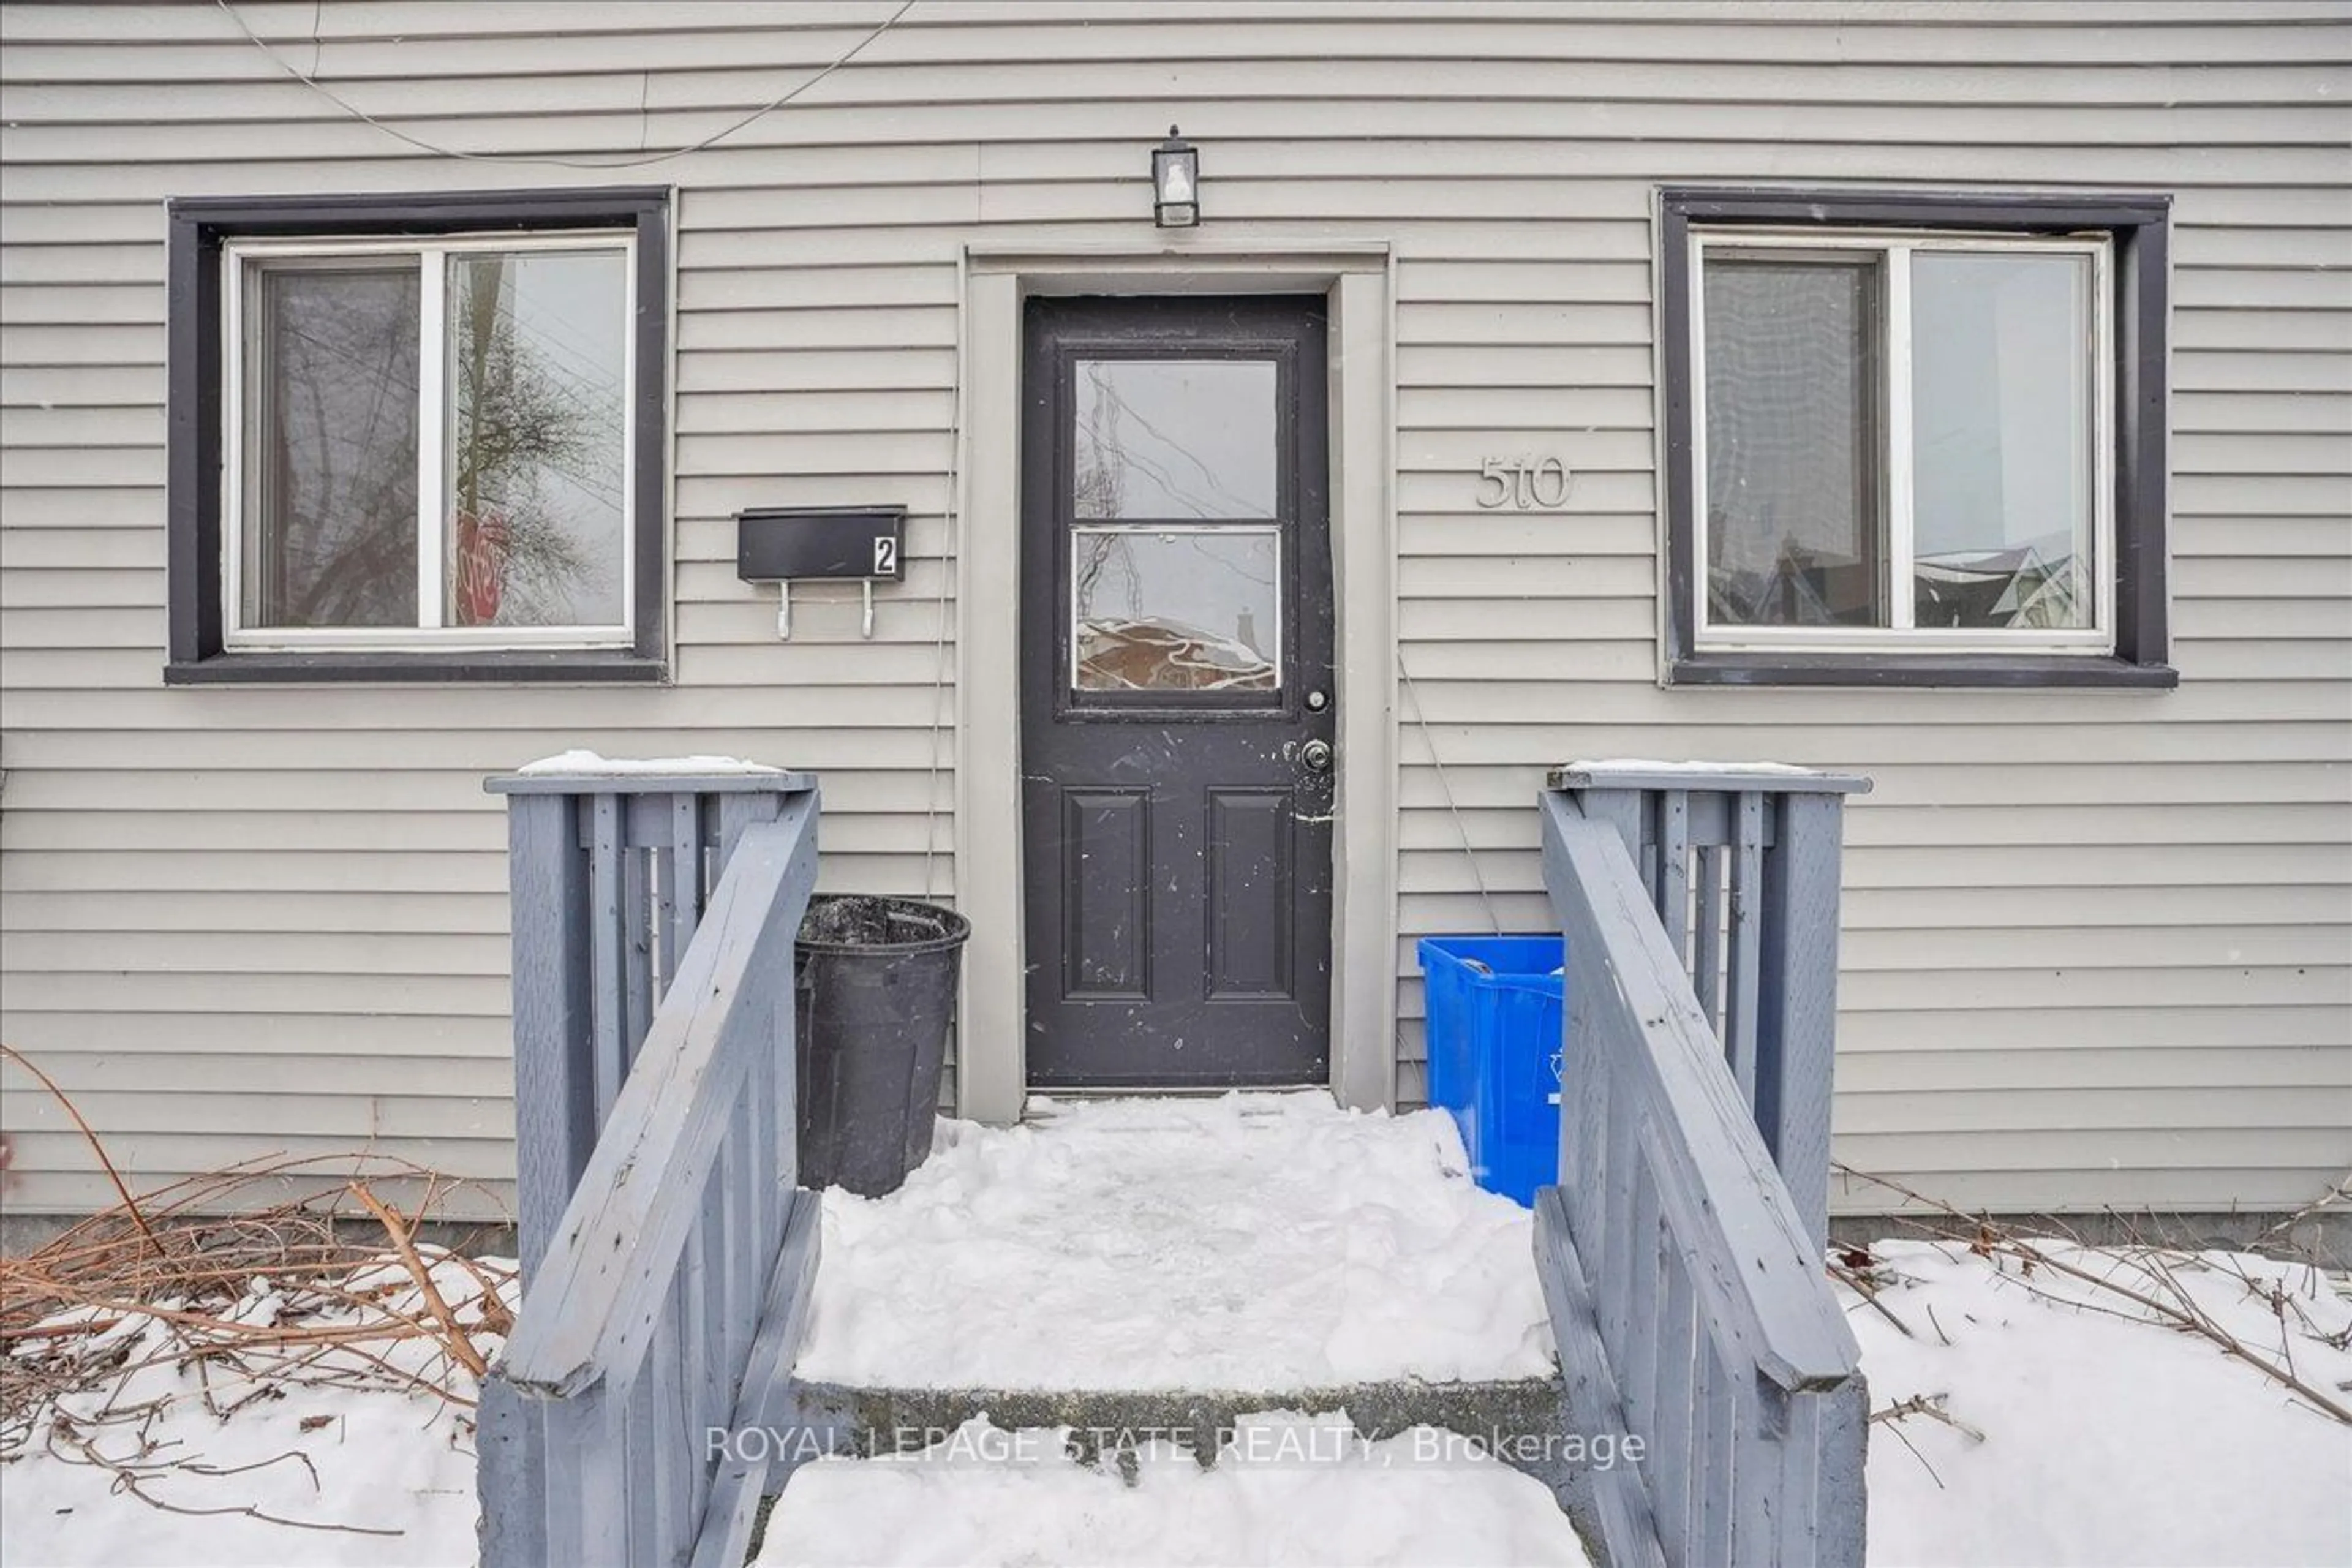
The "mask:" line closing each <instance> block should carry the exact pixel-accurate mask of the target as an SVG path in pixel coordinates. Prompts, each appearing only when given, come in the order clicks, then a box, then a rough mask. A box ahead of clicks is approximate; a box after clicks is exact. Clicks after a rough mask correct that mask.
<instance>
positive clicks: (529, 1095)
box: [478, 763, 815, 1568]
mask: <svg viewBox="0 0 2352 1568" xmlns="http://www.w3.org/2000/svg"><path fill="white" fill-rule="evenodd" d="M488 788H489V789H490V791H491V792H492V793H494V794H498V795H504V796H506V797H507V803H508V877H509V890H510V893H511V922H512V925H511V930H512V964H513V970H512V973H513V985H514V992H513V995H514V1060H515V1167H516V1182H515V1195H516V1220H517V1232H518V1241H519V1249H520V1255H521V1264H522V1268H521V1277H522V1283H523V1288H524V1302H523V1309H522V1310H523V1311H524V1313H526V1314H528V1313H530V1310H531V1301H532V1296H531V1288H532V1286H533V1285H534V1284H535V1283H536V1282H538V1279H539V1276H540V1274H541V1268H542V1266H543V1265H546V1264H547V1262H548V1255H549V1251H550V1248H551V1246H552V1245H553V1244H554V1242H555V1239H556V1237H557V1236H558V1235H559V1233H560V1232H561V1231H562V1227H563V1225H564V1221H565V1216H566V1213H567V1210H568V1208H569V1207H570V1205H571V1204H572V1198H573V1195H574V1191H575V1189H576V1188H577V1187H578V1186H579V1184H580V1181H581V1178H582V1174H583V1172H584V1171H585V1170H587V1168H588V1166H589V1163H590V1160H591V1157H592V1155H593V1153H594V1152H595V1148H596V1142H597V1138H598V1134H599V1131H600V1126H601V1123H602V1122H603V1121H604V1117H605V1115H606V1114H607V1113H608V1112H609V1111H610V1109H611V1107H612V1106H613V1104H614V1100H616V1098H617V1096H618V1094H619V1090H620V1089H621V1085H622V1082H623V1080H624V1079H625V1076H626V1073H627V1070H628V1066H629V1064H630V1063H632V1062H634V1060H635V1058H636V1055H637V1052H638V1050H639V1048H640V1047H641V1046H642V1045H643V1043H644V1040H645V1037H646V1029H647V1027H648V1026H649V1025H650V1022H651V1015H652V1013H653V1011H654V997H653V995H652V988H651V984H650V982H651V979H652V974H651V968H652V965H651V963H650V959H651V956H652V955H651V954H650V953H646V954H643V955H636V954H633V953H631V952H628V951H625V950H626V949H627V947H628V944H629V943H630V942H633V941H636V942H649V941H650V940H651V939H652V937H653V935H654V933H655V931H656V929H657V930H658V932H659V939H660V946H661V958H662V963H661V968H660V980H661V983H662V984H664V985H667V984H668V982H669V981H670V980H671V979H672V978H673V977H674V975H675V973H676V971H677V964H678V963H679V959H680V954H681V953H682V952H683V951H684V950H685V949H686V948H687V946H688V942H689V941H690V938H691V936H692V935H693V933H694V931H695V929H696V922H697V920H698V916H699V914H700V911H701V909H702V904H703V899H704V897H705V890H704V889H703V887H702V881H703V877H702V868H703V860H704V856H705V854H706V852H708V853H709V858H710V861H711V867H710V882H711V884H712V886H713V887H715V886H716V884H717V882H718V880H719V877H720V876H721V875H722V874H723V872H724V869H725V867H726V864H727V862H728V860H729V859H730V858H731V857H732V855H733V854H734V852H735V849H736V847H737V845H738V844H739V842H740V840H741V838H742V837H743V834H744V832H745V831H746V829H748V828H750V827H751V826H753V825H754V824H759V823H767V822H774V821H776V820H777V819H778V818H779V816H782V814H783V812H784V810H785V809H786V802H787V801H788V800H791V799H792V798H793V797H795V796H798V797H803V798H802V800H801V803H800V809H802V810H803V812H806V811H809V810H812V809H813V805H814V790H815V780H814V778H813V777H811V776H810V775H807V774H803V773H786V772H783V771H782V770H780V769H772V768H763V769H752V768H748V767H747V768H745V769H744V770H742V771H740V772H725V773H720V772H713V773H702V772H686V771H672V770H667V769H665V768H664V767H662V765H661V764H658V763H614V764H599V765H595V766H590V767H583V768H582V769H579V770H577V771H551V770H547V769H526V770H524V771H523V772H520V773H513V774H509V775H506V776H503V777H499V778H494V779H491V780H490V781H489V782H488ZM804 847H805V851H806V855H807V857H808V863H806V864H796V866H795V868H794V870H793V876H794V878H795V879H796V885H797V887H798V888H799V889H800V892H799V897H800V898H801V900H803V901H805V897H806V889H807V888H808V887H809V886H811V885H813V882H814V824H813V821H812V824H811V828H810V831H809V833H808V834H807V836H806V838H805V840H804ZM656 856H658V857H661V858H662V862H661V863H662V864H663V868H664V869H666V870H667V873H668V875H667V877H666V878H662V879H658V880H656V878H655V876H654V875H653V873H654V871H655V869H656V864H657V862H656ZM656 905H658V909H656ZM795 907H796V906H795ZM790 918H791V919H792V920H794V921H797V919H798V915H797V913H796V912H795V913H793V915H792V916H791V917H790ZM790 940H791V939H790V933H789V931H787V932H786V933H785V934H784V936H783V938H782V944H783V956H782V961H781V962H782V964H783V966H784V974H785V976H786V978H785V980H784V981H783V983H782V985H781V987H780V988H779V989H780V991H781V994H782V996H783V997H784V998H785V1002H784V1004H783V1006H784V1008H785V1009H786V1011H785V1012H784V1016H783V1023H782V1029H783V1031H784V1032H783V1033H782V1036H781V1037H780V1038H778V1039H776V1040H774V1041H773V1043H772V1044H767V1045H764V1046H763V1047H759V1048H755V1049H754V1050H753V1052H752V1055H753V1058H754V1059H755V1060H756V1061H757V1062H758V1070H755V1071H752V1072H751V1074H750V1075H749V1083H748V1085H747V1092H748V1093H749V1094H750V1095H751V1097H753V1098H754V1099H756V1098H758V1097H771V1098H772V1096H773V1094H774V1092H775V1085H776V1083H777V1079H778V1078H779V1076H780V1075H779V1072H778V1068H779V1067H780V1066H782V1065H783V1064H780V1063H778V1062H776V1061H774V1060H772V1059H769V1058H771V1057H772V1054H773V1052H774V1051H776V1050H778V1049H782V1051H784V1052H786V1053H789V1051H790V1048H791V1045H792V1039H791V1036H790V1033H789V1030H790V1026H791V1016H790V1013H789V1010H788V1009H789V1007H790V996H791V984H790V980H789V974H790V967H791V962H792V961H791V948H790ZM769 1016H770V1014H769V1011H768V1010H767V1009H766V1008H765V1007H763V1008H762V1009H761V1013H760V1033H761V1035H762V1036H763V1037H765V1036H767V1035H768V1034H769V1033H770V1030H769V1027H768V1022H767V1021H768V1018H769ZM600 1026H601V1027H600ZM790 1076H791V1075H790V1072H789V1069H787V1070H786V1071H785V1072H784V1073H783V1074H782V1077H783V1078H784V1079H785V1080H786V1081H787V1082H789V1079H790ZM728 1120H729V1122H730V1125H731V1126H735V1127H738V1128H743V1127H750V1128H754V1129H757V1131H758V1133H759V1134H760V1136H759V1137H758V1138H757V1139H756V1142H755V1146H754V1147H753V1148H752V1149H751V1150H749V1151H746V1152H747V1153H748V1155H749V1158H750V1163H753V1164H766V1163H769V1162H770V1161H772V1163H773V1169H772V1170H768V1171H764V1172H758V1173H754V1175H755V1180H754V1181H753V1182H752V1183H751V1201H749V1202H747V1203H745V1204H744V1205H740V1206H741V1207H743V1208H744V1210H745V1211H746V1212H745V1214H744V1217H745V1219H746V1220H747V1221H749V1222H750V1224H749V1225H748V1226H747V1232H748V1234H743V1235H741V1236H740V1237H739V1236H738V1235H737V1234H736V1233H735V1232H734V1231H733V1230H731V1229H730V1230H729V1231H728V1232H727V1234H726V1236H725V1237H724V1244H725V1245H728V1246H732V1247H739V1248H740V1250H741V1251H742V1253H743V1255H744V1257H743V1259H742V1264H743V1266H742V1268H740V1270H739V1271H740V1273H742V1274H743V1275H744V1276H745V1278H744V1279H742V1280H741V1281H739V1282H737V1283H736V1284H735V1285H734V1288H733V1289H732V1290H731V1292H730V1299H729V1301H728V1306H729V1307H730V1310H733V1311H735V1312H737V1313H739V1314H740V1313H741V1312H743V1311H745V1310H758V1308H759V1307H760V1306H761V1304H762V1298H763V1296H764V1293H765V1287H766V1286H767V1284H768V1279H767V1265H768V1264H769V1263H770V1262H771V1261H772V1260H773V1258H775V1255H776V1249H777V1246H778V1244H779V1242H780V1240H781V1237H780V1232H781V1228H782V1209H783V1208H784V1206H785V1205H789V1203H790V1202H791V1180H792V1166H791V1160H792V1152H793V1145H792V1131H791V1129H792V1126H793V1122H792V1119H791V1114H790V1110H789V1106H788V1105H787V1106H786V1107H785V1108H783V1110H782V1112H781V1114H780V1113H779V1111H778V1110H777V1108H775V1107H773V1106H768V1105H759V1104H754V1103H751V1101H750V1100H741V1101H739V1102H738V1103H737V1105H736V1107H735V1109H734V1110H733V1111H732V1112H731V1113H730V1116H729V1118H728ZM780 1122H781V1126H779V1123H780ZM771 1130H774V1131H776V1132H779V1133H780V1134H781V1136H780V1137H779V1136H772V1135H771ZM763 1153H764V1155H765V1156H766V1158H765V1159H762V1158H761V1156H762V1154H763ZM705 1196H706V1201H705V1202H704V1204H703V1205H702V1206H703V1211H704V1216H705V1222H706V1223H705V1226H704V1228H705V1231H706V1233H707V1232H709V1229H710V1227H709V1224H708V1220H709V1215H711V1214H714V1213H717V1212H719V1210H720V1209H721V1208H722V1207H723V1206H724V1205H720V1204H719V1203H716V1202H714V1201H710V1200H711V1199H712V1198H715V1196H716V1189H715V1188H712V1187H708V1186H707V1187H706V1189H705ZM700 1241H701V1243H702V1244H704V1245H705V1249H706V1250H707V1249H708V1247H709V1245H710V1237H709V1235H708V1234H706V1235H704V1236H703V1237H701V1238H700ZM812 1256H813V1254H812ZM698 1261H707V1260H703V1259H699V1258H698ZM694 1288H695V1289H698V1290H704V1291H715V1290H718V1289H720V1282H719V1280H716V1279H705V1280H698V1281H697V1282H696V1284H695V1287H694ZM704 1304H705V1305H706V1306H709V1305H711V1304H712V1303H709V1302H706V1303H704ZM543 1310H545V1309H542V1311H543ZM708 1316H709V1314H708V1313H707V1312H706V1313H705V1314H702V1315H701V1317H702V1318H703V1319H704V1320H705V1321H698V1323H697V1324H694V1325H689V1327H692V1328H698V1329H700V1330H703V1331H706V1333H707V1331H708V1330H709V1327H710V1325H709V1322H708V1321H707V1319H708ZM543 1326H544V1325H542V1327H543ZM667 1327H669V1325H667V1324H666V1328H667ZM756 1327H757V1325H756V1324H753V1323H749V1322H745V1323H736V1322H732V1321H730V1322H727V1323H724V1324H721V1325H720V1328H721V1329H722V1331H723V1333H722V1337H724V1338H725V1339H727V1341H728V1342H729V1344H730V1351H731V1352H736V1353H730V1355H728V1356H727V1357H725V1358H724V1359H725V1360H727V1361H728V1362H729V1363H730V1364H731V1363H733V1362H735V1361H738V1360H745V1359H748V1357H749V1352H750V1349H751V1338H752V1334H753V1332H754V1331H755V1329H756ZM699 1348H700V1349H701V1350H702V1351H703V1352H706V1354H713V1353H716V1347H715V1346H714V1345H700V1346H699ZM653 1359H654V1361H655V1362H656V1363H658V1368H659V1372H660V1375H661V1376H664V1377H671V1376H677V1375H679V1374H681V1373H692V1372H693V1371H694V1370H695V1369H692V1368H687V1367H683V1366H677V1367H673V1366H671V1365H670V1364H669V1363H670V1362H672V1361H675V1360H676V1359H677V1350H676V1347H675V1346H674V1345H667V1342H666V1348H665V1349H664V1350H663V1351H662V1352H660V1353H658V1354H656V1356H655V1357H654V1358H653ZM505 1373H506V1369H505V1365H504V1362H503V1359H502V1360H501V1363H500V1364H499V1365H497V1366H494V1367H493V1368H492V1369H491V1373H490V1376H489V1377H488V1379H487V1380H485V1382H484V1384H483V1388H482V1398H481V1405H480V1409H479V1416H480V1419H479V1423H478V1489H479V1491H480V1494H481V1501H482V1514H481V1521H480V1529H479V1535H480V1549H481V1561H482V1562H483V1563H485V1564H486V1565H488V1568H509V1565H517V1564H525V1563H530V1564H537V1563H547V1562H550V1561H552V1560H555V1558H556V1557H560V1556H561V1555H562V1553H561V1552H555V1551H554V1550H553V1549H554V1548H556V1547H559V1546H561V1545H562V1542H561V1541H560V1540H558V1539H556V1536H557V1533H558V1532H556V1531H554V1529H553V1526H555V1525H556V1524H559V1523H562V1524H567V1525H571V1526H577V1525H578V1524H579V1522H580V1521H579V1520H577V1519H575V1518H574V1517H573V1516H574V1514H575V1513H577V1512H578V1510H577V1508H576V1507H575V1506H574V1505H575V1504H576V1503H577V1501H578V1497H577V1493H578V1492H579V1490H580V1486H581V1481H582V1478H581V1477H580V1476H579V1475H577V1474H572V1473H569V1472H571V1471H572V1470H576V1469H577V1464H576V1462H575V1461H576V1459H577V1458H578V1456H576V1455H574V1454H572V1452H571V1451H570V1447H571V1446H569V1445H566V1444H563V1443H562V1442H561V1441H557V1440H555V1437H554V1434H553V1431H552V1426H553V1423H552V1420H551V1414H552V1415H562V1417H563V1418H564V1419H565V1420H567V1421H572V1422H575V1423H576V1422H577V1421H579V1420H581V1419H583V1418H584V1417H583V1415H582V1410H586V1409H589V1408H590V1405H593V1409H595V1410H597V1411H602V1410H604V1408H605V1406H604V1404H603V1403H602V1401H603V1400H604V1394H605V1393H606V1392H607V1391H604V1390H601V1389H600V1390H598V1391H596V1393H595V1394H594V1398H593V1401H591V1402H590V1403H589V1404H583V1405H582V1406H581V1408H580V1409H563V1408H560V1407H559V1406H556V1405H551V1404H549V1403H548V1402H546V1401H545V1400H543V1399H539V1398H526V1397H524V1396H523V1395H522V1394H521V1392H520V1390H519V1389H518V1388H517V1387H516V1386H515V1385H514V1384H510V1383H509V1381H508V1380H507V1377H506V1374H505ZM730 1375H731V1374H730ZM701 1381H702V1382H703V1383H705V1384H708V1383H709V1382H710V1379H709V1376H708V1375H705V1376H703V1377H702V1379H701ZM716 1392H717V1394H719V1395H722V1396H723V1398H724V1400H725V1402H726V1404H725V1408H724V1410H722V1411H721V1413H720V1414H721V1415H722V1418H723V1415H725V1414H729V1413H731V1411H732V1407H733V1405H734V1403H735V1400H736V1398H737V1396H738V1394H739V1392H740V1391H739V1390H737V1389H736V1388H734V1387H733V1386H731V1384H730V1386H728V1387H726V1388H725V1389H723V1390H718V1391H716ZM673 1414H676V1412H675V1411H674V1412H673ZM681 1440H683V1439H681ZM551 1441H553V1442H554V1448H553V1449H552V1450H551ZM605 1458H612V1456H609V1455H607V1456H605ZM678 1463H679V1464H680V1465H681V1466H682V1467H683V1468H681V1470H680V1473H679V1479H677V1481H676V1483H675V1484H674V1485H672V1486H671V1487H670V1488H669V1489H670V1490H677V1487H678V1486H691V1485H694V1484H696V1482H695V1478H696V1477H697V1476H699V1477H700V1478H701V1481H700V1484H701V1485H702V1486H703V1487H706V1488H707V1486H708V1484H709V1474H708V1473H707V1472H708V1471H709V1469H710V1468H711V1467H709V1466H708V1465H704V1466H701V1467H700V1468H696V1467H695V1466H694V1465H692V1464H689V1463H688V1461H686V1460H685V1459H683V1458H680V1459H679V1460H678ZM559 1471H561V1472H565V1473H561V1474H559V1473H557V1472H559ZM688 1471H692V1472H693V1473H692V1474H688V1473H687V1472H688ZM640 1479H642V1481H643V1484H644V1485H645V1486H646V1488H648V1489H653V1488H654V1487H655V1482H654V1479H653V1478H652V1477H650V1476H646V1477H644V1478H640ZM665 1479H668V1478H665ZM599 1490H601V1491H604V1492H606V1493H611V1492H612V1491H613V1489H612V1488H611V1487H609V1486H607V1487H603V1488H599ZM667 1501H669V1502H670V1504H671V1506H672V1512H673V1513H674V1514H676V1515H677V1518H675V1519H673V1520H671V1521H669V1523H670V1525H671V1531H670V1533H673V1534H675V1533H677V1531H678V1530H680V1529H685V1528H690V1527H691V1526H692V1525H694V1524H695V1523H697V1522H698V1521H699V1518H700V1513H701V1509H700V1506H699V1505H700V1501H701V1493H700V1492H699V1491H697V1492H695V1493H694V1494H693V1495H691V1496H689V1495H687V1494H686V1493H684V1492H679V1493H678V1495H677V1497H674V1498H669V1499H667ZM551 1510H552V1511H551ZM616 1517H617V1516H616Z"/></svg>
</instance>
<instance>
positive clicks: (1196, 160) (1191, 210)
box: [1151, 125, 1201, 228]
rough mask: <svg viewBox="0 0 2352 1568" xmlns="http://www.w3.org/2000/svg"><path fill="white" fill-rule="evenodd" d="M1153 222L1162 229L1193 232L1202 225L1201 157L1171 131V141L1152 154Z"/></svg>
mask: <svg viewBox="0 0 2352 1568" xmlns="http://www.w3.org/2000/svg"><path fill="white" fill-rule="evenodd" d="M1151 221H1152V222H1154V223H1156V224H1158V225H1159V226H1160V227H1161V228H1190V227H1192V226H1193V225H1194V224H1196V223H1199V222H1200V221H1201V153H1200V151H1199V149H1197V148H1195V147H1194V146H1193V145H1192V143H1191V142H1187V141H1185V140H1183V139H1182V138H1181V137H1180V136H1178V135H1177V133H1176V127H1174V126H1173V125H1171V126H1170V127H1169V128H1168V140H1167V141H1165V142H1161V143H1160V145H1159V146H1157V147H1155V148H1153V149H1152V150H1151Z"/></svg>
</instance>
